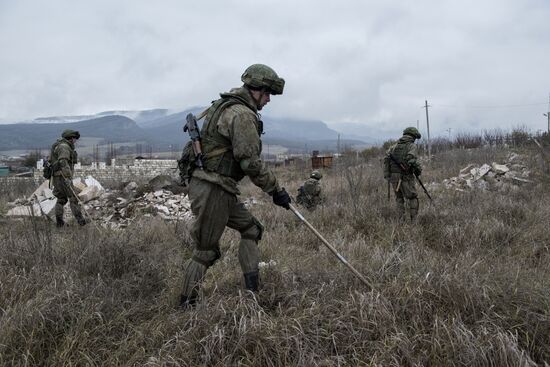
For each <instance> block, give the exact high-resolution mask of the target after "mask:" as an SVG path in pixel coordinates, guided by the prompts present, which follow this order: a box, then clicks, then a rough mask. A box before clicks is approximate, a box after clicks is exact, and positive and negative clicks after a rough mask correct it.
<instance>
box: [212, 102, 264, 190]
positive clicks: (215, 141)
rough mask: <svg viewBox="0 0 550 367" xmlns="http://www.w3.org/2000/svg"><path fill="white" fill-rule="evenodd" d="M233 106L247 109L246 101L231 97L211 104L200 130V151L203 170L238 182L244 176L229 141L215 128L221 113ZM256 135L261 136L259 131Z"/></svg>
mask: <svg viewBox="0 0 550 367" xmlns="http://www.w3.org/2000/svg"><path fill="white" fill-rule="evenodd" d="M235 104H242V105H245V106H247V107H248V104H247V103H246V101H244V100H241V99H240V98H238V97H237V96H233V95H232V96H223V97H222V98H220V99H218V100H217V101H215V102H214V103H213V104H212V106H211V107H210V109H209V111H208V113H207V115H206V119H205V120H206V121H205V123H204V125H203V127H202V129H201V139H202V149H203V152H204V154H205V157H206V158H205V163H204V168H205V169H206V170H208V171H211V172H216V173H218V174H220V175H222V176H227V177H231V178H232V179H234V180H235V181H240V180H242V179H243V178H244V176H246V175H245V173H244V171H243V170H242V169H241V166H240V164H239V162H238V161H237V160H236V159H235V157H234V156H233V147H232V146H231V140H229V139H228V138H227V137H225V136H223V135H222V134H220V133H219V132H218V128H217V127H218V120H219V119H220V116H221V114H222V112H223V111H224V110H225V109H226V108H228V107H230V106H233V105H235ZM259 126H261V123H260V124H259ZM258 133H259V134H261V132H260V131H258Z"/></svg>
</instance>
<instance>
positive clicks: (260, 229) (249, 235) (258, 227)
mask: <svg viewBox="0 0 550 367" xmlns="http://www.w3.org/2000/svg"><path fill="white" fill-rule="evenodd" d="M252 219H253V221H252V223H250V225H249V226H248V227H247V228H245V229H244V230H242V231H241V238H242V239H246V240H253V241H259V240H261V239H262V234H263V233H264V226H263V225H262V223H260V221H259V220H257V219H256V218H252Z"/></svg>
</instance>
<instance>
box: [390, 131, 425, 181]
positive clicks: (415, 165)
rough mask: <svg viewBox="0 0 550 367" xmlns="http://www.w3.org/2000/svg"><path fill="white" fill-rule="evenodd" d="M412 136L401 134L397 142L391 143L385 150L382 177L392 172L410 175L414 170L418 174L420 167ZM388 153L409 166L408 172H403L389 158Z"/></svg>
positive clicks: (420, 170)
mask: <svg viewBox="0 0 550 367" xmlns="http://www.w3.org/2000/svg"><path fill="white" fill-rule="evenodd" d="M414 140H415V139H414V138H413V137H412V136H409V135H403V136H402V137H401V138H400V139H399V140H398V141H397V144H395V145H393V146H392V147H390V149H388V151H387V152H386V156H385V157H384V177H385V178H388V177H389V176H390V175H391V174H392V173H401V174H402V175H403V176H412V175H413V173H414V172H417V173H418V174H420V172H422V167H421V166H420V163H419V162H418V160H417V153H416V145H415V144H414ZM390 154H391V155H392V156H393V157H394V158H395V159H396V160H397V161H398V162H401V163H404V164H405V166H407V167H409V168H410V170H409V172H403V170H402V169H401V168H400V167H399V165H398V164H397V163H395V162H394V161H393V160H392V159H391V158H390Z"/></svg>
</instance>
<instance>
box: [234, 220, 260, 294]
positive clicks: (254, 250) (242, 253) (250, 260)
mask: <svg viewBox="0 0 550 367" xmlns="http://www.w3.org/2000/svg"><path fill="white" fill-rule="evenodd" d="M262 232H263V227H262V225H261V224H260V223H259V222H258V221H254V223H253V224H252V225H251V226H250V227H248V228H247V229H245V230H243V231H241V242H240V243H239V263H240V264H241V270H242V271H243V275H244V284H245V287H246V289H248V290H249V291H252V292H257V291H258V288H259V280H260V276H259V274H260V273H259V270H258V264H259V262H260V250H259V249H258V241H259V240H260V238H261V237H262Z"/></svg>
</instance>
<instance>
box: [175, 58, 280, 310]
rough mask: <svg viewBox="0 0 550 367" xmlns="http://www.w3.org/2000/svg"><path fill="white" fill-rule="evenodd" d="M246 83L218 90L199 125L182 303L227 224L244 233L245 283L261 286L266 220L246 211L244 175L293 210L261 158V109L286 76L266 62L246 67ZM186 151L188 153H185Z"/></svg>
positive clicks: (190, 300)
mask: <svg viewBox="0 0 550 367" xmlns="http://www.w3.org/2000/svg"><path fill="white" fill-rule="evenodd" d="M241 80H242V81H243V83H244V85H243V86H242V87H239V88H234V89H231V91H229V92H228V93H222V94H220V96H221V98H220V99H218V100H217V101H214V102H212V105H211V106H210V108H209V109H208V110H207V111H205V113H206V115H205V122H204V124H203V126H202V129H201V139H202V151H203V152H204V154H205V159H204V169H198V168H195V169H193V170H192V172H191V175H190V176H191V178H190V181H189V198H190V200H191V210H192V212H193V214H194V216H195V220H194V223H193V226H192V229H191V238H192V240H193V245H194V249H193V253H192V257H191V259H189V260H188V261H187V262H186V264H185V267H184V268H185V269H184V282H183V283H184V284H183V291H182V294H181V297H180V306H181V307H184V308H185V307H188V306H189V305H193V304H194V303H195V302H196V300H197V297H198V289H199V287H200V283H201V281H202V280H203V278H204V276H205V273H206V271H207V269H208V268H209V267H210V266H212V265H213V264H214V263H215V262H216V260H217V259H219V258H220V255H221V254H220V243H219V240H220V237H221V236H222V233H223V231H224V229H225V227H229V228H232V229H235V230H237V231H238V232H239V233H240V235H241V240H240V244H239V253H238V258H239V263H240V265H241V270H242V272H243V274H244V281H245V286H246V288H247V289H248V290H250V291H254V292H255V291H257V290H258V283H259V268H258V264H259V258H260V256H259V250H258V241H259V240H260V239H261V237H262V232H263V226H262V224H261V223H260V222H259V221H258V220H257V219H256V218H255V217H254V216H253V215H252V214H251V213H250V212H249V211H248V209H247V208H246V207H245V206H244V204H243V203H241V202H239V201H238V199H237V195H238V194H239V189H238V188H237V184H238V182H239V181H240V180H241V179H243V178H244V177H245V176H248V177H249V178H250V180H251V181H252V182H253V183H254V184H255V185H256V186H258V187H259V188H261V189H262V190H263V191H264V192H266V193H267V194H269V195H271V196H272V198H273V202H274V203H275V204H276V205H279V206H282V207H284V208H286V209H289V204H290V197H289V195H288V193H287V192H286V191H285V189H284V188H282V189H281V188H280V187H279V184H278V182H277V179H276V177H275V175H274V174H273V173H272V172H271V171H270V170H269V169H267V168H266V167H265V165H264V164H263V163H262V161H261V159H260V154H261V151H262V142H261V140H260V136H261V134H262V130H263V124H262V122H261V121H260V115H259V113H258V111H259V110H261V109H262V107H263V106H265V105H266V104H267V103H268V102H269V101H270V96H271V95H277V94H282V93H283V88H284V79H282V78H279V76H278V75H277V74H276V73H275V71H274V70H273V69H271V68H270V67H268V66H266V65H262V64H254V65H252V66H250V67H248V68H247V69H246V70H245V72H244V73H243V75H242V76H241ZM184 154H185V153H184Z"/></svg>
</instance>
